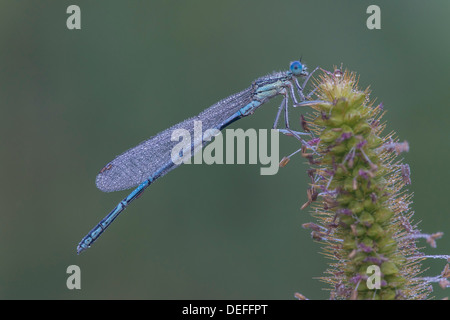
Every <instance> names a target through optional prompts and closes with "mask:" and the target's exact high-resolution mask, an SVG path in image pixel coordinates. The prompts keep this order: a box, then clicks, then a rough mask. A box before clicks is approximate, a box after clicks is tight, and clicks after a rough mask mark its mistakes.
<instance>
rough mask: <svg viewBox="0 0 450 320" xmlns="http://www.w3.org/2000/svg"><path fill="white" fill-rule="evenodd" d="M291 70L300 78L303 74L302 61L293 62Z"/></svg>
mask: <svg viewBox="0 0 450 320" xmlns="http://www.w3.org/2000/svg"><path fill="white" fill-rule="evenodd" d="M289 69H291V72H292V74H293V75H294V76H300V75H302V73H303V65H302V63H301V62H300V61H294V62H291V65H290V67H289Z"/></svg>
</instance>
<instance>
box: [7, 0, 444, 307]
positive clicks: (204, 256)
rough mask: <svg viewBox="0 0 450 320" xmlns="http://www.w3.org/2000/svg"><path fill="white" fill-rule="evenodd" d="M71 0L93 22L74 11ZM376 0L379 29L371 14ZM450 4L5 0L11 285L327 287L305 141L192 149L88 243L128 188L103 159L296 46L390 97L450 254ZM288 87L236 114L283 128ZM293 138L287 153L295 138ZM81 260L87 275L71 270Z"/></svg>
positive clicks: (208, 294) (212, 289)
mask: <svg viewBox="0 0 450 320" xmlns="http://www.w3.org/2000/svg"><path fill="white" fill-rule="evenodd" d="M71 4H77V5H79V6H80V8H81V24H82V29H81V30H74V31H70V30H68V29H67V28H66V19H67V17H68V14H66V8H67V7H68V6H69V5H71ZM370 4H377V5H379V6H380V7H381V19H382V20H381V26H382V29H381V30H373V31H371V30H368V29H367V27H366V19H367V17H368V14H366V8H367V7H368V6H369V5H370ZM449 16H450V2H449V1H446V0H442V1H376V2H372V1H335V0H330V1H299V0H295V1H206V0H205V1H110V0H108V1H98V0H97V1H92V0H91V1H43V0H40V1H31V0H29V1H13V0H2V1H1V2H0V106H1V117H0V123H1V125H0V154H1V157H0V164H1V170H0V175H1V176H0V179H1V184H0V188H1V190H0V200H1V209H0V212H1V214H0V298H3V299H74V298H75V299H76V298H83V299H293V295H294V293H295V292H297V291H298V292H301V293H303V294H304V295H306V296H307V297H309V298H311V299H325V298H327V297H328V293H327V291H324V290H323V288H324V287H326V285H325V284H322V283H321V282H320V281H319V280H317V279H315V278H316V277H319V276H321V275H322V272H323V271H324V270H325V268H326V262H327V260H326V258H325V257H324V256H323V255H321V254H319V253H318V251H319V245H317V244H316V243H314V242H313V241H312V239H311V238H310V234H309V231H307V230H304V229H302V228H301V225H302V223H305V222H309V221H312V218H311V216H310V214H309V213H308V211H307V210H304V211H300V206H301V205H302V204H303V203H304V202H305V201H306V189H307V183H308V178H307V176H306V173H305V172H306V170H307V169H308V167H307V166H306V165H305V164H304V161H303V159H301V158H300V157H298V158H295V159H293V160H292V161H291V162H290V163H289V165H288V166H287V167H285V168H283V169H282V170H280V171H279V173H278V174H277V175H275V176H261V175H259V169H260V165H228V166H226V165H212V166H208V165H191V166H188V165H186V166H182V167H180V168H178V169H177V170H175V171H173V172H172V173H170V174H169V175H167V176H166V177H164V178H163V179H161V180H159V181H158V182H157V183H156V184H155V185H153V186H152V187H151V188H149V189H148V190H147V191H146V192H145V194H144V195H143V197H142V198H140V199H139V200H138V201H136V202H134V203H133V204H132V205H131V206H130V208H128V210H126V212H125V213H124V214H123V215H122V216H121V217H120V218H119V219H118V220H117V221H116V223H114V224H113V225H112V226H111V228H110V229H109V230H108V231H107V232H106V233H105V234H104V235H103V236H102V238H101V239H100V240H99V241H98V242H97V243H96V244H95V245H94V246H93V247H92V248H91V249H89V250H87V251H86V252H85V253H83V254H82V255H80V256H77V255H76V246H77V244H78V242H79V241H80V240H81V238H82V237H83V236H84V235H85V234H86V233H87V232H88V231H89V230H90V229H91V228H92V227H93V226H94V225H95V224H97V223H98V221H99V220H100V219H101V218H103V217H104V216H105V215H106V214H107V213H108V212H109V211H110V210H111V209H112V208H113V207H114V206H115V205H116V203H117V202H118V201H120V200H122V199H123V198H124V197H125V196H126V195H127V194H128V191H122V192H116V193H109V194H106V193H102V192H100V191H99V190H97V189H96V187H95V183H94V181H95V176H96V174H97V173H98V171H99V170H100V169H101V168H102V167H103V166H104V165H105V164H106V163H107V162H108V161H110V160H112V159H113V158H114V156H115V155H117V154H120V153H122V152H123V151H125V150H127V149H128V148H130V147H132V146H134V145H136V144H137V143H139V142H141V141H142V140H145V139H147V138H148V137H150V136H152V135H154V134H155V133H157V132H159V131H161V130H163V129H165V128H167V127H169V126H171V125H172V124H175V123H176V122H179V121H180V120H183V119H185V118H187V117H190V116H193V115H195V114H197V113H198V112H200V111H201V110H203V109H204V108H206V107H208V106H209V105H211V104H213V103H214V102H216V101H218V100H220V99H222V98H224V97H226V96H228V95H230V94H232V93H235V92H238V91H240V90H242V89H244V88H246V87H248V86H249V84H250V83H251V81H252V80H254V79H255V78H257V77H259V76H262V75H265V74H267V73H270V72H272V71H274V70H285V69H286V68H287V67H288V64H289V62H290V61H292V60H295V59H299V57H300V56H303V61H304V62H305V63H306V64H307V65H308V66H309V67H310V69H312V68H313V67H315V66H317V65H319V66H321V67H324V68H327V69H332V67H333V65H340V64H341V63H343V65H344V67H346V68H348V69H350V70H353V71H356V72H358V74H360V86H361V87H362V88H365V87H367V86H369V85H370V87H371V90H372V98H375V97H376V98H377V101H383V103H384V106H385V109H386V110H387V115H386V117H385V120H387V121H388V125H387V130H386V133H387V132H389V131H391V130H395V131H397V133H398V136H399V138H400V139H401V140H407V141H408V142H409V144H410V152H409V153H408V154H405V155H404V158H405V161H406V162H407V163H409V164H410V166H411V171H412V180H413V184H412V185H411V186H410V190H411V191H412V192H414V195H415V196H414V200H415V202H414V204H413V206H412V207H413V209H414V211H415V212H416V214H415V222H420V224H419V226H420V228H421V229H422V231H424V232H429V233H431V232H435V231H444V232H446V235H445V236H444V238H443V239H441V240H440V241H439V242H438V247H437V248H436V249H432V248H430V247H429V246H427V245H426V244H425V242H424V241H421V242H419V244H420V245H423V246H424V247H425V249H424V251H425V252H426V253H427V254H439V253H441V254H449V253H450V214H449V210H448V204H449V200H448V199H449V197H448V193H447V192H448V190H447V188H448V187H447V186H448V184H447V183H448V182H449V180H450V176H449V170H448V168H447V167H446V165H448V163H447V162H448V158H449V154H450V151H449V125H450V122H449V117H450V103H449V101H450V90H449V84H450V63H449V61H448V59H449V57H450V40H449V39H450V38H449V31H450V19H449ZM275 100H276V101H275ZM275 100H274V101H272V102H270V103H269V104H267V105H265V106H264V107H263V108H261V109H259V110H258V111H257V112H256V113H255V115H253V116H252V117H248V118H245V119H242V120H240V121H239V122H236V123H234V124H233V125H232V128H243V129H248V128H270V127H271V125H272V123H273V119H274V116H275V114H276V109H277V107H278V105H279V103H280V98H278V99H275ZM305 110H306V109H305ZM301 111H302V110H298V109H296V110H295V111H292V112H291V119H298V116H299V115H300V112H301ZM291 121H292V122H294V121H295V120H291ZM281 142H282V143H281V150H280V152H281V156H284V155H287V154H289V153H291V152H292V151H294V150H295V149H296V147H297V146H298V144H297V143H295V141H293V139H292V138H287V137H281ZM73 264H75V265H78V266H80V268H81V290H68V289H67V288H66V279H67V277H68V274H66V268H67V267H68V266H69V265H73ZM444 264H445V262H444V261H430V262H426V263H425V265H426V266H427V267H430V270H428V271H427V272H426V273H425V274H426V275H436V274H438V273H440V272H441V270H442V268H443V266H444ZM446 295H448V291H447V292H445V291H444V290H442V289H441V288H439V287H438V286H436V287H435V291H434V296H435V297H437V298H442V297H444V296H446Z"/></svg>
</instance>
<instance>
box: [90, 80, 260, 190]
mask: <svg viewBox="0 0 450 320" xmlns="http://www.w3.org/2000/svg"><path fill="white" fill-rule="evenodd" d="M251 101H252V89H251V88H247V89H245V90H243V91H241V92H239V93H236V94H234V95H231V96H229V97H228V98H226V99H223V100H221V101H219V102H217V103H216V104H214V105H212V106H211V107H209V108H208V109H206V110H204V111H203V112H201V113H200V114H199V115H197V116H195V117H192V118H189V119H187V120H184V121H182V122H180V123H178V124H176V125H174V126H172V127H170V128H169V129H166V130H164V131H162V132H160V133H158V134H157V135H155V136H153V137H151V138H150V139H148V140H146V141H144V142H142V143H140V144H139V145H137V146H136V147H134V148H131V149H129V150H127V151H125V152H124V153H122V154H121V155H119V156H117V157H116V158H115V159H114V160H113V161H111V162H109V163H108V164H107V165H106V166H105V167H104V168H103V169H102V170H101V171H100V173H99V174H98V175H97V179H96V184H97V188H99V189H100V190H101V191H103V192H111V191H119V190H124V189H129V188H132V187H135V186H137V185H139V184H140V183H142V182H144V181H145V180H147V179H148V178H150V177H153V176H154V175H155V174H156V173H157V175H158V177H161V176H163V175H165V174H166V173H168V172H169V171H171V170H173V169H175V168H176V167H178V166H179V165H176V164H175V163H173V162H172V160H171V153H172V149H173V147H174V146H175V145H176V144H177V143H179V142H178V141H171V136H172V132H173V131H174V130H176V129H185V130H188V131H189V132H190V134H191V137H193V136H194V121H202V129H203V131H205V130H207V129H218V126H219V125H220V124H221V123H223V122H224V121H225V120H227V119H228V118H229V117H231V116H232V115H233V114H234V113H236V112H237V111H239V109H240V108H242V107H244V106H246V105H247V104H248V103H250V102H251ZM161 170H162V172H161Z"/></svg>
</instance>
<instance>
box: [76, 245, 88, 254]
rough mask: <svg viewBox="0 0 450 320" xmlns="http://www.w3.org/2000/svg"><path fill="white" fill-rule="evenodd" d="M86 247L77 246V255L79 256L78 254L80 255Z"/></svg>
mask: <svg viewBox="0 0 450 320" xmlns="http://www.w3.org/2000/svg"><path fill="white" fill-rule="evenodd" d="M86 249H87V248H86V247H82V246H81V245H78V246H77V254H78V255H79V254H80V253H82V252H83V251H84V250H86Z"/></svg>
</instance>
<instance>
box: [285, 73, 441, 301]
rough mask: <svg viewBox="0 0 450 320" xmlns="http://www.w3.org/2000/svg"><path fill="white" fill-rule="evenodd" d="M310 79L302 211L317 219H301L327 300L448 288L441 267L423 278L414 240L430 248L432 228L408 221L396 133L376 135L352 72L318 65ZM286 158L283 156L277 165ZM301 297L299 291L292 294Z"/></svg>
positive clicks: (403, 147) (403, 146)
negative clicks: (317, 249)
mask: <svg viewBox="0 0 450 320" xmlns="http://www.w3.org/2000/svg"><path fill="white" fill-rule="evenodd" d="M322 71H324V72H323V74H321V75H320V76H319V78H318V79H316V80H315V81H316V83H315V87H316V88H315V90H316V91H315V94H316V96H317V98H315V99H314V100H315V101H318V102H317V103H316V104H314V105H312V106H311V107H312V108H313V112H312V114H310V115H309V116H307V117H303V116H302V117H301V125H302V127H303V129H304V130H305V131H310V132H312V133H313V136H314V138H312V139H311V140H310V141H309V142H307V145H306V146H305V145H303V148H302V150H301V153H300V154H301V155H302V156H303V157H304V158H305V159H306V160H307V163H309V164H310V166H311V168H310V169H309V170H308V171H307V173H308V177H309V180H310V187H309V189H308V190H307V202H306V203H305V204H303V206H302V207H301V209H306V208H307V207H308V210H311V212H312V215H313V216H314V217H315V218H316V220H317V221H315V222H314V223H313V222H311V223H305V224H303V227H304V228H306V229H309V230H311V234H312V236H313V239H314V240H316V241H318V242H320V243H321V244H322V246H323V247H322V248H323V252H324V253H325V255H326V256H327V257H328V258H331V261H332V262H331V263H330V264H329V266H328V269H327V270H326V271H325V273H324V276H323V277H321V280H322V281H323V282H325V283H327V284H329V286H330V288H329V289H330V298H331V299H371V300H372V299H375V300H378V299H383V300H384V299H428V298H430V294H431V292H432V287H431V286H430V283H432V282H435V283H438V284H439V285H440V286H441V287H448V286H449V280H448V278H449V276H450V271H449V267H448V265H447V266H446V267H445V269H444V271H442V273H441V274H440V275H438V276H436V277H423V275H422V272H423V267H422V265H421V262H422V261H423V259H424V258H425V257H431V258H442V257H444V258H446V257H448V256H425V255H424V254H423V253H422V252H421V251H420V250H419V248H418V247H417V245H416V242H417V241H419V239H420V238H424V239H426V241H427V242H428V244H430V245H431V246H433V247H435V246H436V240H437V239H439V238H440V237H442V233H441V232H438V233H435V234H431V235H426V234H422V233H420V232H419V230H418V229H417V227H416V225H414V224H413V222H412V216H413V212H412V211H411V210H410V207H409V206H410V204H411V203H412V200H411V199H412V195H411V194H410V193H408V191H407V190H405V189H404V187H405V186H406V185H409V184H411V171H410V167H409V166H408V165H407V164H405V163H403V162H402V160H398V159H397V156H398V155H399V154H401V153H403V152H407V151H408V150H409V145H408V143H407V142H406V141H398V139H397V138H396V137H395V133H390V134H387V135H382V131H383V129H384V128H385V123H383V122H382V116H383V115H384V112H385V111H384V106H383V103H380V104H378V105H374V101H373V100H372V101H371V100H370V99H369V93H370V92H369V90H368V89H366V90H365V91H360V90H359V89H358V81H357V78H356V75H355V74H354V73H351V72H348V71H343V70H341V69H337V70H335V71H334V72H328V71H325V70H322ZM286 163H287V159H283V160H282V162H281V164H280V165H281V166H284V165H285V164H286ZM368 268H373V269H374V270H379V273H378V274H377V275H378V277H379V279H378V280H379V281H378V284H379V286H378V287H376V288H373V287H371V286H370V285H369V282H368V280H369V278H370V276H371V275H372V273H368V272H367V270H368ZM295 296H296V298H298V299H301V298H302V297H303V296H302V295H301V294H296V295H295Z"/></svg>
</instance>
